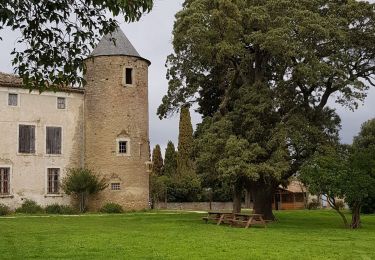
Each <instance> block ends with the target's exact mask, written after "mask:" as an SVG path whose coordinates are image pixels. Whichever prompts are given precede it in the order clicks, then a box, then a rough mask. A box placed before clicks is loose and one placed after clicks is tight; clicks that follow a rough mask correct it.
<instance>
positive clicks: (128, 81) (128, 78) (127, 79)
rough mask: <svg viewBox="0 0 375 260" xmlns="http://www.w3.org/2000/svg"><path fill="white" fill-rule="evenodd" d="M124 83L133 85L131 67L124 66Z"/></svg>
mask: <svg viewBox="0 0 375 260" xmlns="http://www.w3.org/2000/svg"><path fill="white" fill-rule="evenodd" d="M125 84H126V85H133V69H132V68H125Z"/></svg>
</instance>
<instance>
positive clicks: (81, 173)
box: [61, 168, 108, 212]
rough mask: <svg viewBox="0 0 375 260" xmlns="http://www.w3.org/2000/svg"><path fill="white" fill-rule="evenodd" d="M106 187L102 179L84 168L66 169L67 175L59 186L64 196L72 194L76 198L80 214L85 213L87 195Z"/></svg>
mask: <svg viewBox="0 0 375 260" xmlns="http://www.w3.org/2000/svg"><path fill="white" fill-rule="evenodd" d="M107 186H108V185H107V183H106V181H105V179H104V178H100V177H99V175H96V174H95V173H94V172H93V171H91V170H89V169H84V168H72V169H68V174H67V176H66V177H65V178H64V179H63V180H62V185H61V187H62V189H63V190H64V191H65V193H66V194H68V195H71V194H72V195H74V196H75V197H76V198H78V200H79V211H80V212H85V211H86V200H87V197H88V196H89V195H93V194H96V193H98V192H100V191H102V190H104V189H105V188H106V187H107Z"/></svg>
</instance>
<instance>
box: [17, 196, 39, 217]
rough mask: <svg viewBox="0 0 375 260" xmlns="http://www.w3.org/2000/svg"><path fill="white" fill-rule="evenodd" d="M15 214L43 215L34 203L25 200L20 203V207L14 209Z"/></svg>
mask: <svg viewBox="0 0 375 260" xmlns="http://www.w3.org/2000/svg"><path fill="white" fill-rule="evenodd" d="M16 212H17V213H25V214H37V213H43V212H44V210H43V208H42V207H41V206H39V205H38V204H37V203H36V202H35V201H33V200H29V199H27V200H25V201H24V202H23V203H22V205H21V207H19V208H17V209H16Z"/></svg>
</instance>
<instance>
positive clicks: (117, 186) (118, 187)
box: [111, 182, 121, 190]
mask: <svg viewBox="0 0 375 260" xmlns="http://www.w3.org/2000/svg"><path fill="white" fill-rule="evenodd" d="M111 190H121V184H120V183H119V182H114V183H111Z"/></svg>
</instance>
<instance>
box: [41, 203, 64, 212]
mask: <svg viewBox="0 0 375 260" xmlns="http://www.w3.org/2000/svg"><path fill="white" fill-rule="evenodd" d="M44 210H45V211H46V213H47V214H61V206H60V205H59V204H52V205H48V206H47V207H45V209H44Z"/></svg>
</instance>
